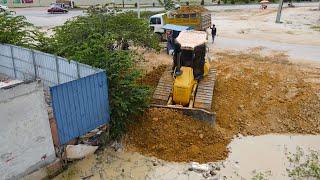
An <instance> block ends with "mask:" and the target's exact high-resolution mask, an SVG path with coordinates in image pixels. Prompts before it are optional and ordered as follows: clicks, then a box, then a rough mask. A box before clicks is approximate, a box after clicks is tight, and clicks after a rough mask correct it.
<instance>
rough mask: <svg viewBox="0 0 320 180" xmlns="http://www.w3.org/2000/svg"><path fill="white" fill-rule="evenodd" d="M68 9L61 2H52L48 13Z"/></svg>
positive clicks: (61, 11)
mask: <svg viewBox="0 0 320 180" xmlns="http://www.w3.org/2000/svg"><path fill="white" fill-rule="evenodd" d="M67 12H68V10H67V9H65V8H64V7H63V6H62V5H61V4H58V3H57V4H51V6H50V7H49V9H48V13H51V14H53V13H67Z"/></svg>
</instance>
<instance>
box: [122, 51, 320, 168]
mask: <svg viewBox="0 0 320 180" xmlns="http://www.w3.org/2000/svg"><path fill="white" fill-rule="evenodd" d="M216 55H217V57H218V58H217V60H216V61H215V62H213V67H214V68H216V69H217V80H216V84H215V90H214V97H213V103H214V104H213V107H212V110H213V111H214V112H216V115H217V120H216V125H215V127H210V125H208V124H206V123H205V122H201V121H198V120H192V119H191V118H190V117H187V116H184V115H182V114H180V113H178V112H175V111H173V110H164V109H149V110H148V111H146V112H145V114H144V115H143V116H141V117H140V118H138V119H137V120H136V122H134V123H133V124H131V125H130V126H129V129H128V133H127V135H126V137H125V139H124V142H125V144H126V146H127V148H128V149H129V150H133V151H137V152H140V153H142V154H145V155H150V156H156V157H158V158H161V159H164V160H168V161H178V162H181V161H184V162H189V161H197V162H210V161H217V160H221V159H224V158H226V157H227V152H228V150H227V144H228V143H229V142H230V141H231V139H232V138H233V137H234V136H235V135H237V134H239V133H241V134H242V135H263V134H268V133H301V134H318V133H320V128H319V127H320V93H319V92H320V70H319V68H315V67H312V66H306V65H297V64H290V63H288V61H287V60H286V57H285V56H283V55H281V54H280V55H279V54H275V55H273V56H261V55H259V54H256V53H253V52H250V53H249V54H239V53H233V52H224V53H217V54H216Z"/></svg>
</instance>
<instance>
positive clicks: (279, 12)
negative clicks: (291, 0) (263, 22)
mask: <svg viewBox="0 0 320 180" xmlns="http://www.w3.org/2000/svg"><path fill="white" fill-rule="evenodd" d="M282 6H283V0H280V1H279V7H278V12H277V19H276V23H281V22H280V18H281V11H282Z"/></svg>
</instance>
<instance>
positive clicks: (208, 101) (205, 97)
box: [194, 68, 216, 111]
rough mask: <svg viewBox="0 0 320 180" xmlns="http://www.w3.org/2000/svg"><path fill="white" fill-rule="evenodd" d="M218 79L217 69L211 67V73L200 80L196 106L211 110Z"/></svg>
mask: <svg viewBox="0 0 320 180" xmlns="http://www.w3.org/2000/svg"><path fill="white" fill-rule="evenodd" d="M215 81H216V70H215V69H214V68H211V69H210V70H209V74H208V76H207V77H205V78H204V79H203V80H202V81H200V82H199V84H198V88H197V93H196V98H195V101H194V108H199V109H205V110H208V111H211V106H212V96H213V90H214V84H215Z"/></svg>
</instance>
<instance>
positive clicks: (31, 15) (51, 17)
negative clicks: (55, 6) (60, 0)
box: [13, 7, 84, 28]
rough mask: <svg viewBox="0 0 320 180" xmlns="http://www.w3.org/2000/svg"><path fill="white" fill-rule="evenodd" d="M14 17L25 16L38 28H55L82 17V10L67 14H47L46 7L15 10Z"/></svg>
mask: <svg viewBox="0 0 320 180" xmlns="http://www.w3.org/2000/svg"><path fill="white" fill-rule="evenodd" d="M13 10H14V11H15V12H16V15H21V16H25V17H26V18H27V20H28V21H29V22H30V23H32V24H34V25H35V26H39V27H49V28H52V27H55V26H60V25H62V24H64V23H65V22H66V21H67V20H68V19H71V18H73V17H76V16H81V15H84V13H83V11H82V10H71V11H69V13H67V14H49V13H47V8H46V7H34V8H15V9H13Z"/></svg>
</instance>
